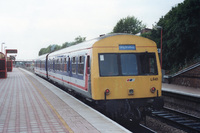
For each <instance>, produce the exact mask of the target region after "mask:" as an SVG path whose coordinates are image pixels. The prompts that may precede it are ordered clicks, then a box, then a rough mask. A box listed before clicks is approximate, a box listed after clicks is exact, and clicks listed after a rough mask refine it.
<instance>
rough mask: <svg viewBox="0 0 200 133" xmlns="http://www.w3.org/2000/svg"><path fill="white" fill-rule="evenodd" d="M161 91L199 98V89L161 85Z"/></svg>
mask: <svg viewBox="0 0 200 133" xmlns="http://www.w3.org/2000/svg"><path fill="white" fill-rule="evenodd" d="M162 90H163V91H168V92H173V93H178V94H183V95H188V96H192V97H198V98H200V88H193V87H186V86H180V85H174V84H167V83H162Z"/></svg>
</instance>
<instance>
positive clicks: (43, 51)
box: [38, 36, 86, 56]
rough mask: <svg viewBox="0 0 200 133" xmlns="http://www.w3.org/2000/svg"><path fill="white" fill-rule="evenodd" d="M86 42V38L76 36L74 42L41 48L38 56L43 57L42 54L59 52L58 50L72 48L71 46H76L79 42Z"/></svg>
mask: <svg viewBox="0 0 200 133" xmlns="http://www.w3.org/2000/svg"><path fill="white" fill-rule="evenodd" d="M85 40H86V37H81V36H78V37H76V38H75V41H74V42H70V43H69V42H65V43H63V44H62V46H59V45H57V44H53V45H49V46H48V47H47V48H41V49H40V51H39V53H38V55H39V56H40V55H43V54H47V53H50V52H54V51H57V50H60V49H63V48H66V47H69V46H72V45H76V44H78V43H81V42H84V41H85Z"/></svg>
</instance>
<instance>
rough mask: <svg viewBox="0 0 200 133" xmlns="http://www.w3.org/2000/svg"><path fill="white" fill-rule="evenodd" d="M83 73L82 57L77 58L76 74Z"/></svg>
mask: <svg viewBox="0 0 200 133" xmlns="http://www.w3.org/2000/svg"><path fill="white" fill-rule="evenodd" d="M83 72H84V56H79V58H78V74H82V75H83Z"/></svg>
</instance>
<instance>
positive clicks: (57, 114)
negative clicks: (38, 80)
mask: <svg viewBox="0 0 200 133" xmlns="http://www.w3.org/2000/svg"><path fill="white" fill-rule="evenodd" d="M21 71H22V70H21ZM22 72H23V73H24V75H25V76H26V77H27V79H28V80H29V81H30V82H31V84H32V85H33V86H34V87H35V88H36V90H37V91H38V93H39V94H40V95H41V96H42V98H43V99H44V100H45V101H46V102H47V104H48V105H49V106H50V108H51V109H52V110H53V112H54V113H55V114H56V116H57V117H58V118H59V120H60V121H61V122H62V124H63V125H64V126H65V128H66V129H67V130H68V131H69V132H70V133H73V131H72V129H71V128H70V127H69V126H68V125H67V123H66V122H65V120H64V119H63V118H62V117H61V116H60V114H59V113H58V112H57V111H56V109H55V108H54V107H53V105H52V104H51V103H50V102H49V101H48V100H47V99H46V97H45V96H44V95H43V94H42V92H41V91H40V89H39V88H38V87H37V86H36V85H35V84H34V83H33V82H32V81H31V80H30V79H29V77H28V76H27V75H26V74H25V72H24V71H22Z"/></svg>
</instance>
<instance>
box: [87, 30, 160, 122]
mask: <svg viewBox="0 0 200 133" xmlns="http://www.w3.org/2000/svg"><path fill="white" fill-rule="evenodd" d="M91 54H92V58H91V93H92V99H94V100H96V102H97V103H98V104H99V105H100V106H104V107H105V108H106V112H107V113H109V114H110V115H111V116H112V117H113V118H119V117H123V118H124V117H125V118H128V119H130V120H133V119H135V120H139V119H141V118H142V116H144V114H145V113H146V112H147V110H151V109H153V108H154V109H158V108H161V107H162V106H163V100H162V98H161V81H162V74H161V69H160V63H159V57H158V53H157V46H156V43H155V42H153V41H151V40H149V39H147V38H143V37H139V36H134V35H127V34H115V35H110V36H109V35H108V36H105V37H102V38H101V39H100V40H99V41H97V42H96V43H94V45H93V46H92V52H91Z"/></svg>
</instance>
